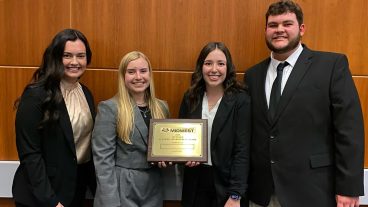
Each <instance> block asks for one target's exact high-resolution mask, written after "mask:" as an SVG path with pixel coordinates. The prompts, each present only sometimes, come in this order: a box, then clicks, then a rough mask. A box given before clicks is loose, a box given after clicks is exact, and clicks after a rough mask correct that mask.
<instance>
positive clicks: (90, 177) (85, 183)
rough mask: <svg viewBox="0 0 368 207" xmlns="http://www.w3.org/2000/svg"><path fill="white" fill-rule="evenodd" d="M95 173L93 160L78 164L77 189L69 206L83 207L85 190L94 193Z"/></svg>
mask: <svg viewBox="0 0 368 207" xmlns="http://www.w3.org/2000/svg"><path fill="white" fill-rule="evenodd" d="M96 186H97V184H96V174H95V167H94V165H93V161H92V160H91V161H89V162H87V163H84V164H79V165H78V174H77V189H76V191H75V196H74V199H73V201H72V203H71V204H70V207H83V206H84V201H85V200H86V199H85V198H86V191H87V189H89V190H90V192H91V193H92V196H94V195H95V193H96Z"/></svg>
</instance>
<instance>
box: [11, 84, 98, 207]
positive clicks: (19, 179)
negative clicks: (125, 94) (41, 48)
mask: <svg viewBox="0 0 368 207" xmlns="http://www.w3.org/2000/svg"><path fill="white" fill-rule="evenodd" d="M82 89H83V92H84V94H85V96H86V99H87V102H88V105H89V108H90V111H91V114H92V117H93V119H94V117H95V107H94V102H93V97H92V94H91V92H90V91H89V90H88V89H87V88H86V87H85V86H83V85H82ZM45 96H46V92H45V90H44V89H43V88H40V87H39V88H32V89H26V90H25V91H24V93H23V95H22V97H21V100H20V103H19V107H18V110H17V114H16V121H15V128H16V144H17V150H18V155H19V159H20V165H19V167H18V169H17V171H16V173H15V176H14V181H13V197H14V200H15V201H16V202H18V203H22V204H26V205H27V206H56V205H57V203H58V202H61V203H62V204H63V205H64V206H69V204H70V202H71V201H72V199H73V197H74V193H75V188H76V179H77V157H76V150H75V144H74V136H73V130H72V126H71V123H70V119H69V115H68V111H67V108H66V105H65V103H64V101H62V102H61V103H60V104H59V105H58V106H57V107H58V110H59V111H60V119H59V121H58V123H56V124H54V125H51V126H47V127H44V129H43V130H38V124H39V123H40V121H41V120H42V117H43V113H42V109H41V104H42V102H43V101H44V99H45ZM92 173H93V171H92Z"/></svg>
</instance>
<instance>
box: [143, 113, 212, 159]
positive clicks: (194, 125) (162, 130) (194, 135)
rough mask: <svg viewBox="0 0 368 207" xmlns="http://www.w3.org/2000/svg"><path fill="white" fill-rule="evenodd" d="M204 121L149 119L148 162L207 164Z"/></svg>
mask: <svg viewBox="0 0 368 207" xmlns="http://www.w3.org/2000/svg"><path fill="white" fill-rule="evenodd" d="M207 147H208V146H207V120H206V119H151V122H150V131H149V141H148V155H147V160H148V161H173V162H186V161H197V162H207Z"/></svg>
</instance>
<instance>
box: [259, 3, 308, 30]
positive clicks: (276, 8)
mask: <svg viewBox="0 0 368 207" xmlns="http://www.w3.org/2000/svg"><path fill="white" fill-rule="evenodd" d="M287 12H290V13H294V14H295V16H296V19H297V20H298V23H299V25H301V24H303V11H302V8H301V7H300V6H299V4H297V3H295V2H293V1H291V0H281V1H278V2H275V3H273V4H271V5H270V6H269V7H268V10H267V13H266V24H267V22H268V17H269V16H275V15H280V14H284V13H287Z"/></svg>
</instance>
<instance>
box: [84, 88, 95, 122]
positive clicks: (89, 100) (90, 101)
mask: <svg viewBox="0 0 368 207" xmlns="http://www.w3.org/2000/svg"><path fill="white" fill-rule="evenodd" d="M81 86H82V90H83V93H84V96H85V97H86V100H87V103H88V106H89V110H90V112H91V115H92V119H93V122H95V117H96V109H95V104H94V102H93V101H94V100H93V97H92V94H91V93H90V92H89V91H88V90H87V88H86V87H85V86H84V85H82V84H81Z"/></svg>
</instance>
